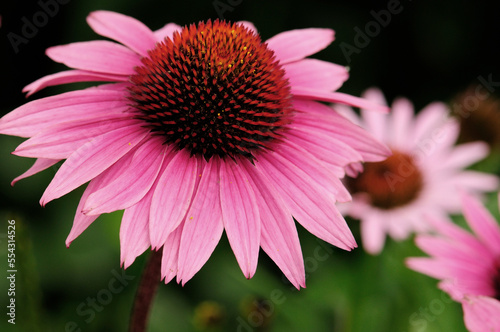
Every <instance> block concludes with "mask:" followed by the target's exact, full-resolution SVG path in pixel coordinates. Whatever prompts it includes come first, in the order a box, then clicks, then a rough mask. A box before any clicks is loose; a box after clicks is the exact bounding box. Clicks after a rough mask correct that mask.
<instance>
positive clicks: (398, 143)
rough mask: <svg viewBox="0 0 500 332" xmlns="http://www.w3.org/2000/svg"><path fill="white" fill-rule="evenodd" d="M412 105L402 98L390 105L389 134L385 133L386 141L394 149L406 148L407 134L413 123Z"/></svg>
mask: <svg viewBox="0 0 500 332" xmlns="http://www.w3.org/2000/svg"><path fill="white" fill-rule="evenodd" d="M413 115H414V110H413V105H412V104H411V103H410V101H409V100H407V99H404V98H399V99H396V100H395V101H394V102H393V103H392V116H391V117H390V119H389V124H388V125H389V128H391V130H390V132H389V133H387V136H388V141H387V143H390V145H391V146H392V147H394V148H396V149H397V148H401V149H406V148H408V145H407V143H406V142H407V141H408V133H409V132H411V126H412V125H413V124H412V121H413Z"/></svg>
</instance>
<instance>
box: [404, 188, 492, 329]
mask: <svg viewBox="0 0 500 332" xmlns="http://www.w3.org/2000/svg"><path fill="white" fill-rule="evenodd" d="M499 198H500V196H499ZM462 205H463V213H464V216H465V219H466V220H467V223H468V225H469V226H470V228H471V229H472V231H473V232H474V234H471V233H469V232H467V231H465V230H464V229H462V228H460V227H459V226H457V225H455V224H454V223H452V222H451V221H449V220H442V219H439V218H433V219H431V220H430V221H431V222H432V223H433V225H434V226H435V230H436V233H437V234H435V235H430V234H422V235H419V236H417V237H416V239H415V242H416V243H417V245H418V247H420V249H422V250H423V251H424V252H425V253H427V254H428V255H430V256H431V257H428V258H424V257H418V258H417V257H412V258H408V259H407V265H408V267H410V268H411V269H413V270H416V271H418V272H420V273H423V274H427V275H429V276H431V277H433V278H436V279H440V280H441V282H440V283H439V288H441V289H442V290H444V291H445V292H447V293H448V294H450V296H451V297H452V298H453V299H454V300H455V301H457V302H460V303H461V304H462V308H463V311H464V321H465V326H466V327H467V329H468V330H469V331H471V332H486V331H492V332H499V331H500V227H499V225H498V222H497V221H496V220H495V219H494V218H493V216H492V215H491V213H490V212H489V211H488V210H487V209H486V208H485V207H484V206H482V205H481V203H480V202H479V200H477V199H476V198H475V197H472V196H470V195H468V194H465V193H464V194H463V197H462Z"/></svg>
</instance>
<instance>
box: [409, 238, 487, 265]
mask: <svg viewBox="0 0 500 332" xmlns="http://www.w3.org/2000/svg"><path fill="white" fill-rule="evenodd" d="M415 243H416V244H417V246H418V247H419V248H420V249H422V251H424V252H425V253H427V254H428V255H429V256H434V257H438V258H439V259H445V260H448V261H455V262H459V263H460V264H469V265H471V266H475V269H479V267H482V266H485V267H486V268H488V267H489V266H490V265H491V260H494V257H491V254H489V253H488V251H487V249H486V248H485V247H482V248H481V247H476V246H473V248H471V246H469V245H468V243H459V242H455V241H450V240H449V239H444V238H441V237H436V236H431V235H419V236H418V237H417V238H416V239H415ZM471 249H472V250H471Z"/></svg>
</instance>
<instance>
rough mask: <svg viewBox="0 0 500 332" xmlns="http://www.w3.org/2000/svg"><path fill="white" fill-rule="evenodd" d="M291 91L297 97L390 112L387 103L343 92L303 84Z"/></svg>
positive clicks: (292, 88)
mask: <svg viewBox="0 0 500 332" xmlns="http://www.w3.org/2000/svg"><path fill="white" fill-rule="evenodd" d="M291 92H292V94H293V95H294V97H295V98H300V99H306V100H311V99H312V100H317V101H326V102H329V103H339V104H346V105H350V106H354V107H359V108H363V109H367V110H372V111H376V112H382V113H387V112H389V108H388V107H387V106H385V105H380V104H376V103H374V102H371V101H369V100H366V99H363V98H359V97H355V96H351V95H348V94H345V93H341V92H329V91H320V90H316V89H309V88H304V87H301V86H292V87H291Z"/></svg>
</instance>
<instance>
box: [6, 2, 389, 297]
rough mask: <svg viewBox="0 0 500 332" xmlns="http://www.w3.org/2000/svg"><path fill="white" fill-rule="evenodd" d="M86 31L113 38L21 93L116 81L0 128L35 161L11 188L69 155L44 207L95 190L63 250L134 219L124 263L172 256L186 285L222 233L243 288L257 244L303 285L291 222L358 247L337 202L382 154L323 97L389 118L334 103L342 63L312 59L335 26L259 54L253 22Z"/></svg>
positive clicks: (282, 37)
mask: <svg viewBox="0 0 500 332" xmlns="http://www.w3.org/2000/svg"><path fill="white" fill-rule="evenodd" d="M88 23H89V25H90V26H91V27H92V29H93V30H94V31H95V32H97V33H98V34H100V35H102V36H104V37H108V38H110V39H113V40H115V41H117V42H118V43H116V42H112V41H105V40H98V41H88V42H78V43H72V44H69V45H64V46H56V47H51V48H49V49H48V50H47V55H48V56H49V57H50V58H51V59H53V60H54V61H57V62H60V63H63V64H65V65H67V66H68V67H71V68H73V69H71V70H68V71H64V72H60V73H57V74H53V75H49V76H46V77H43V78H41V79H39V80H37V81H35V82H34V83H32V84H30V85H28V86H27V87H26V88H25V91H27V92H28V94H32V93H34V92H36V91H38V90H40V89H42V88H44V87H47V86H51V85H58V84H64V83H72V82H82V81H104V82H110V83H108V84H101V85H98V86H96V87H92V88H88V89H84V90H77V91H72V92H67V93H62V94H59V95H56V96H51V97H47V98H43V99H39V100H35V101H32V102H29V103H27V104H26V105H23V106H21V107H19V108H17V109H16V110H14V111H13V112H11V113H10V114H7V115H6V116H4V117H3V118H2V119H1V120H0V133H2V134H7V135H16V136H21V137H28V138H29V139H28V140H27V141H25V142H24V143H22V144H21V145H20V146H19V147H18V148H17V149H16V150H15V151H14V154H15V155H18V156H23V157H31V158H38V159H37V161H36V162H35V164H34V165H33V167H32V168H31V169H30V170H28V171H27V172H26V173H25V174H23V175H21V176H20V177H18V178H17V179H16V180H14V181H17V180H19V179H21V178H24V177H27V176H31V175H33V174H35V173H37V172H40V171H42V170H43V169H46V168H48V167H50V166H51V165H54V164H55V163H57V162H59V161H61V160H64V162H63V164H62V166H61V167H60V169H59V170H58V172H57V174H56V175H55V176H54V178H53V180H52V182H51V183H50V184H49V186H48V187H47V189H46V190H45V192H44V194H43V196H42V198H41V204H42V205H45V204H47V203H48V202H50V201H52V200H54V199H56V198H59V197H61V196H63V195H65V194H67V193H69V192H70V191H72V190H74V189H75V188H77V187H79V186H81V185H83V184H85V183H87V182H88V185H87V187H86V190H85V192H84V193H83V195H82V198H81V200H80V203H79V205H78V208H77V212H76V216H75V219H74V224H73V227H72V229H71V232H70V234H69V236H68V238H67V240H66V244H67V245H68V246H69V244H70V243H71V242H72V241H73V240H75V239H76V238H77V237H78V236H79V235H80V234H81V233H82V232H83V231H84V230H85V229H86V228H87V227H88V226H89V225H90V224H91V223H92V222H93V221H94V220H95V219H96V218H97V217H98V216H99V215H100V214H103V213H109V212H113V211H117V210H125V211H124V214H123V219H122V223H121V228H120V244H121V261H122V264H123V265H124V266H125V267H128V266H129V265H130V264H132V262H133V261H134V260H135V258H136V257H137V256H138V255H140V254H141V253H143V252H144V251H145V250H147V249H148V248H149V247H151V248H152V249H154V250H157V249H159V248H163V258H162V278H164V279H165V282H169V281H170V280H171V279H172V278H174V277H175V276H176V277H177V282H179V283H182V284H184V283H185V282H187V281H188V280H189V279H191V278H192V277H193V275H194V274H195V273H196V272H197V271H198V270H199V269H200V268H201V267H202V266H203V265H204V264H205V262H206V261H207V260H208V258H209V257H210V255H211V254H212V252H213V250H214V248H215V247H216V245H217V243H218V242H219V240H220V238H221V236H222V233H223V231H225V232H226V235H227V238H228V240H229V243H230V245H231V248H232V250H233V252H234V254H235V256H236V260H237V262H238V264H239V266H240V268H241V270H242V271H243V274H244V275H245V277H247V278H251V277H252V276H253V275H254V273H255V271H256V268H257V260H258V253H259V249H260V248H262V249H263V251H264V252H266V253H267V254H268V255H269V256H270V257H271V258H272V259H273V260H274V262H275V263H276V264H277V265H278V266H279V268H280V269H281V270H282V271H283V273H284V274H285V275H286V277H287V278H288V279H289V280H290V281H291V282H292V283H293V285H295V287H297V288H300V287H301V286H302V287H304V286H305V272H304V263H303V259H302V254H301V248H300V243H299V238H298V236H297V230H296V227H295V224H294V220H293V217H294V218H296V220H297V221H298V222H299V223H300V224H301V225H302V226H304V227H305V228H306V229H307V230H308V231H309V232H311V233H312V234H314V235H316V236H317V237H319V238H321V239H323V240H325V241H327V242H329V243H331V244H332V245H335V246H337V247H339V248H342V249H345V250H351V249H352V248H354V247H356V242H355V240H354V238H353V236H352V234H351V232H350V230H349V228H348V226H347V224H346V222H345V221H344V219H343V217H342V216H341V214H340V213H339V211H338V210H337V208H336V206H335V203H336V202H345V201H348V200H350V199H351V196H350V194H349V192H348V191H347V190H346V188H345V187H344V185H343V184H342V182H341V181H340V178H341V177H343V176H344V167H345V166H346V165H348V164H351V163H355V162H368V161H370V162H374V161H380V160H382V159H384V158H385V157H386V156H387V155H388V154H389V151H388V149H387V148H386V147H385V146H384V145H383V144H381V143H378V142H377V141H376V140H375V139H374V138H373V137H372V136H371V135H370V134H369V133H367V132H366V131H365V130H363V129H361V128H359V127H358V126H356V125H354V124H352V123H351V122H350V121H348V120H346V119H345V118H344V117H342V116H340V115H339V114H337V113H336V112H334V111H333V110H331V109H330V108H329V107H327V106H325V105H324V104H321V103H319V102H318V101H324V102H335V103H345V104H349V105H352V106H356V107H364V108H373V109H375V111H377V110H378V111H386V107H384V106H379V105H376V104H373V103H371V102H368V101H366V100H364V99H360V98H356V97H353V96H350V95H346V94H343V93H338V92H334V91H335V90H337V89H338V88H339V87H340V86H341V85H342V83H343V82H344V81H345V80H346V79H347V77H348V73H347V70H346V68H344V67H342V66H339V65H336V64H333V63H329V62H325V61H320V60H315V59H308V58H306V57H307V56H309V55H311V54H313V53H316V52H318V51H320V50H321V49H323V48H325V47H326V46H328V45H329V44H330V43H331V42H332V41H333V39H334V32H333V31H332V30H330V29H316V28H311V29H303V30H293V31H287V32H283V33H280V34H278V35H276V36H274V37H273V38H271V39H269V40H267V41H266V42H265V43H264V42H262V41H261V39H260V37H259V35H258V33H257V32H256V29H255V27H254V26H253V25H252V24H251V23H249V22H240V23H227V22H223V21H217V20H216V21H213V22H212V21H207V22H200V23H198V24H192V25H190V26H186V27H183V28H181V27H180V26H178V25H176V24H173V23H170V24H167V25H166V26H165V27H163V28H161V29H160V30H157V31H154V32H153V31H151V30H150V29H149V28H148V27H146V26H145V25H144V24H142V23H141V22H139V21H137V20H135V19H133V18H131V17H128V16H125V15H121V14H118V13H113V12H106V11H98V12H93V13H91V14H90V15H89V17H88ZM292 216H293V217H292Z"/></svg>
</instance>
